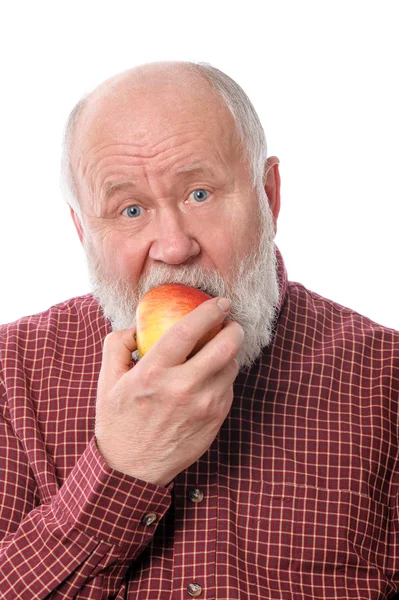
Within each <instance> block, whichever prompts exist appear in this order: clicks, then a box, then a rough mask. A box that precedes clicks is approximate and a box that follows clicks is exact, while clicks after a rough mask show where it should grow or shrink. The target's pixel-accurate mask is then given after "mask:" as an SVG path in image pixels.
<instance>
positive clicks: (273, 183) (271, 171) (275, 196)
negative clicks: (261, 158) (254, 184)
mask: <svg viewBox="0 0 399 600" xmlns="http://www.w3.org/2000/svg"><path fill="white" fill-rule="evenodd" d="M279 164H280V161H279V159H278V158H277V156H270V157H269V158H268V159H267V161H266V164H265V173H264V177H263V180H264V186H265V192H266V195H267V197H268V199H269V206H270V209H271V211H272V213H273V217H274V229H275V231H277V219H278V215H279V213H280V183H281V180H280V172H279V169H278V166H279Z"/></svg>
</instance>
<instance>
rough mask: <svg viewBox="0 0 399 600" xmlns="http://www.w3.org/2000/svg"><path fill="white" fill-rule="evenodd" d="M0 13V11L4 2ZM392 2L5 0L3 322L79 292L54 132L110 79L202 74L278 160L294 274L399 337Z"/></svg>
mask: <svg viewBox="0 0 399 600" xmlns="http://www.w3.org/2000/svg"><path fill="white" fill-rule="evenodd" d="M4 5H5V3H4V4H2V6H4ZM396 10H399V7H398V4H397V2H396V1H395V0H393V1H391V2H389V1H384V0H379V1H378V2H368V1H362V2H360V1H354V0H346V1H344V2H342V1H337V0H334V1H331V0H330V1H323V0H317V1H306V0H301V1H284V0H273V1H268V0H266V1H263V2H262V1H261V0H256V1H250V0H246V1H245V2H244V1H243V2H238V3H234V2H232V1H231V0H230V1H220V0H218V1H216V0H212V1H210V2H209V1H207V0H201V1H200V2H189V1H188V0H185V1H182V2H178V1H173V0H172V1H171V0H169V1H168V2H154V1H151V0H147V1H146V2H140V3H139V2H135V1H134V0H130V2H121V1H117V0H113V1H112V2H107V3H104V4H103V3H99V2H92V1H85V0H79V1H78V2H74V1H71V0H68V2H67V1H64V2H62V1H60V2H54V1H51V2H44V1H42V2H41V1H40V0H37V1H35V2H31V1H29V2H28V1H26V2H18V1H17V0H14V1H13V2H12V3H8V6H7V7H6V8H3V9H1V11H0V23H1V35H0V45H1V47H0V51H1V54H0V56H1V90H2V91H1V94H0V103H1V106H0V108H1V110H0V119H1V123H0V126H1V128H0V131H1V136H0V153H1V154H0V165H1V167H0V168H1V173H0V174H1V179H0V181H1V220H0V224H1V230H0V232H1V235H0V256H1V271H0V273H1V285H0V287H1V289H0V292H1V293H0V298H1V300H0V323H4V322H8V321H11V320H14V319H17V318H19V317H21V316H23V315H27V314H32V313H36V312H39V311H41V310H45V309H46V308H48V307H49V306H50V305H52V304H54V303H57V302H60V301H63V300H65V299H67V298H70V297H72V296H75V295H79V294H84V293H87V292H88V291H90V289H89V284H88V280H87V276H86V265H85V258H84V254H83V251H82V249H81V247H80V244H79V241H78V238H77V235H76V234H75V230H74V228H73V225H72V221H71V219H70V217H69V212H68V209H67V207H66V205H64V203H63V200H62V197H61V193H60V188H59V160H60V153H61V138H62V132H63V127H64V122H65V120H66V118H67V116H68V114H69V111H70V110H71V109H72V107H73V106H74V104H75V103H76V102H77V100H78V99H79V98H80V97H81V96H82V95H83V94H85V93H86V92H89V91H90V90H91V89H92V88H93V87H95V86H96V85H97V84H98V83H100V82H101V81H102V80H104V79H105V78H107V77H109V76H111V75H113V74H114V73H116V72H119V71H121V70H124V69H127V68H129V67H131V66H134V65H136V64H140V63H143V62H148V61H153V60H169V59H182V60H201V61H206V62H210V63H211V64H213V65H214V66H217V67H218V68H220V69H222V70H224V71H225V72H227V73H228V74H229V75H230V76H232V77H233V78H234V79H236V80H237V81H238V82H239V83H240V84H241V85H242V86H243V87H244V89H245V90H246V91H247V93H248V94H249V96H250V98H251V99H252V101H253V103H254V104H255V107H256V108H257V110H258V112H259V115H260V117H261V120H262V122H263V124H264V127H265V130H266V135H267V139H268V148H269V154H275V155H277V156H278V157H279V158H280V160H281V177H282V209H281V216H280V220H279V231H278V236H277V243H278V245H279V247H280V249H281V251H282V253H283V256H284V259H285V262H286V266H287V270H288V274H289V278H290V279H291V280H296V281H300V282H302V283H304V284H305V285H306V286H307V287H308V288H310V289H312V290H314V291H316V292H318V293H320V294H322V295H324V296H327V297H329V298H332V299H334V300H336V301H338V302H340V303H341V304H344V305H346V306H349V307H351V308H354V309H355V310H357V311H359V312H361V313H362V314H365V315H367V316H369V317H370V318H372V319H373V320H376V321H378V322H380V323H382V324H384V325H387V326H389V327H394V328H396V329H399V301H398V300H399V299H398V296H399V294H398V291H399V284H398V277H397V260H398V256H399V236H398V233H397V230H398V217H399V208H398V205H399V177H398V165H399V150H398V143H399V118H398V111H399V108H398V107H399V93H398V70H399V64H398V63H399V41H398V40H399V35H398V31H399V20H398V18H397V16H396Z"/></svg>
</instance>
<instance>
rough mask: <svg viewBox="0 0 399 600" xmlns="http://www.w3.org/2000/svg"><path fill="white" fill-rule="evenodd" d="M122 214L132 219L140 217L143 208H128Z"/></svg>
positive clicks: (135, 206)
mask: <svg viewBox="0 0 399 600" xmlns="http://www.w3.org/2000/svg"><path fill="white" fill-rule="evenodd" d="M122 214H123V215H126V216H127V217H130V218H134V217H138V216H139V215H141V207H140V206H137V205H134V206H128V207H127V208H125V210H124V211H123V213H122Z"/></svg>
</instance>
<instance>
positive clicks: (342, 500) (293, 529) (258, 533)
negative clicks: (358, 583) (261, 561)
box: [250, 482, 389, 571]
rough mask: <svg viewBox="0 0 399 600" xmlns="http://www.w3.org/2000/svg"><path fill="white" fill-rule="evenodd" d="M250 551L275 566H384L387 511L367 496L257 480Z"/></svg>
mask: <svg viewBox="0 0 399 600" xmlns="http://www.w3.org/2000/svg"><path fill="white" fill-rule="evenodd" d="M258 488H259V503H258V504H254V505H253V510H254V519H255V521H256V527H255V528H254V531H253V534H251V536H250V537H251V538H252V547H253V550H254V552H255V554H256V555H257V556H259V557H265V558H266V559H267V560H269V562H270V561H271V562H273V563H274V564H275V566H276V567H277V566H280V567H281V565H282V562H285V563H286V564H287V565H288V564H291V565H292V563H293V562H295V563H296V565H297V567H298V568H300V570H301V571H302V570H305V571H310V570H312V569H313V568H314V566H315V565H321V564H324V565H325V564H332V565H335V566H342V567H345V566H350V565H354V566H361V565H363V566H367V565H375V566H378V567H379V568H384V565H385V557H386V551H387V540H388V533H389V532H388V510H389V509H388V507H387V506H386V505H384V504H381V503H379V502H376V501H375V500H373V499H372V498H370V497H369V496H366V495H365V494H359V493H357V492H354V491H351V490H331V489H323V488H316V487H311V486H305V485H302V486H301V485H299V486H294V485H291V484H278V485H273V484H270V483H267V482H259V483H258Z"/></svg>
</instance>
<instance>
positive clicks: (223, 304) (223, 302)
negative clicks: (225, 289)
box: [217, 298, 230, 312]
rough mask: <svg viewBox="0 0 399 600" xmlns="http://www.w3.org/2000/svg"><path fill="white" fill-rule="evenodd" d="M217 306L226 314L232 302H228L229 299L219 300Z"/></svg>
mask: <svg viewBox="0 0 399 600" xmlns="http://www.w3.org/2000/svg"><path fill="white" fill-rule="evenodd" d="M217 304H218V305H219V306H220V308H221V309H222V310H223V311H224V312H228V310H229V308H230V300H228V299H227V298H219V299H218V301H217Z"/></svg>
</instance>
